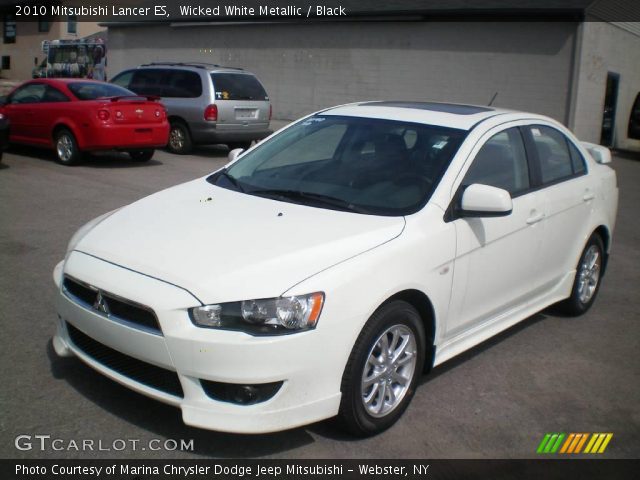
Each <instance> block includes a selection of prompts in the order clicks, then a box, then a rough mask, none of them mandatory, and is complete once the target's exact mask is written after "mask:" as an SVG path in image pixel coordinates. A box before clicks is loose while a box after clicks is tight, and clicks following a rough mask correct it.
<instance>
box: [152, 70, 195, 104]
mask: <svg viewBox="0 0 640 480" xmlns="http://www.w3.org/2000/svg"><path fill="white" fill-rule="evenodd" d="M200 95H202V80H201V79H200V75H198V74H197V73H196V72H191V71H189V70H173V71H171V72H169V73H168V76H167V80H166V85H165V86H164V89H163V94H162V96H163V97H172V98H197V97H199V96H200Z"/></svg>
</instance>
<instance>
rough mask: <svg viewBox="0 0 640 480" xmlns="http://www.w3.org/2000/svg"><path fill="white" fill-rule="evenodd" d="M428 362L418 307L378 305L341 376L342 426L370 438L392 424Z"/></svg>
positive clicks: (340, 413)
mask: <svg viewBox="0 0 640 480" xmlns="http://www.w3.org/2000/svg"><path fill="white" fill-rule="evenodd" d="M424 358H425V332H424V326H423V324H422V319H421V318H420V314H419V313H418V312H417V311H416V309H415V308H413V306H411V305H410V304H409V303H407V302H404V301H400V300H396V301H393V302H390V303H387V304H385V305H383V306H382V307H380V308H379V309H378V310H377V311H376V312H375V313H374V314H373V315H372V316H371V318H370V319H369V320H368V321H367V323H366V324H365V326H364V328H363V329H362V332H360V336H359V337H358V340H356V343H355V345H354V346H353V350H352V351H351V355H350V357H349V361H348V362H347V366H346V368H345V371H344V374H343V377H342V386H341V391H342V399H341V402H340V411H339V414H338V421H339V423H340V424H341V426H342V427H343V428H344V429H345V430H347V431H348V432H349V433H351V434H353V435H356V436H360V437H366V436H371V435H376V434H378V433H380V432H382V431H384V430H386V429H387V428H389V427H390V426H391V425H393V424H394V423H395V422H396V421H397V420H398V419H399V418H400V416H402V414H403V412H404V411H405V409H406V408H407V406H408V405H409V403H410V402H411V399H412V398H413V394H414V393H415V388H416V385H417V383H418V379H419V378H420V373H421V372H422V369H423V366H424Z"/></svg>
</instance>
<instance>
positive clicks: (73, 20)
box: [67, 15, 78, 35]
mask: <svg viewBox="0 0 640 480" xmlns="http://www.w3.org/2000/svg"><path fill="white" fill-rule="evenodd" d="M72 27H73V28H72ZM67 33H68V34H71V35H77V34H78V17H77V16H76V15H69V16H67Z"/></svg>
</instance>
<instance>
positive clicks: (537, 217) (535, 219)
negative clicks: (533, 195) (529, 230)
mask: <svg viewBox="0 0 640 480" xmlns="http://www.w3.org/2000/svg"><path fill="white" fill-rule="evenodd" d="M544 217H545V215H544V213H538V214H536V215H533V216H531V217H529V218H527V225H533V224H534V223H538V222H539V221H540V220H542V219H543V218H544Z"/></svg>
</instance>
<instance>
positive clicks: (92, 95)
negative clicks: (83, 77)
mask: <svg viewBox="0 0 640 480" xmlns="http://www.w3.org/2000/svg"><path fill="white" fill-rule="evenodd" d="M67 86H68V87H69V90H71V93H73V94H74V95H75V96H76V97H77V98H78V100H97V99H98V98H108V97H122V96H130V97H135V96H136V94H135V93H133V92H132V91H131V90H127V89H126V88H122V87H119V86H117V85H112V84H110V83H97V82H77V83H70V84H68V85H67Z"/></svg>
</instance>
